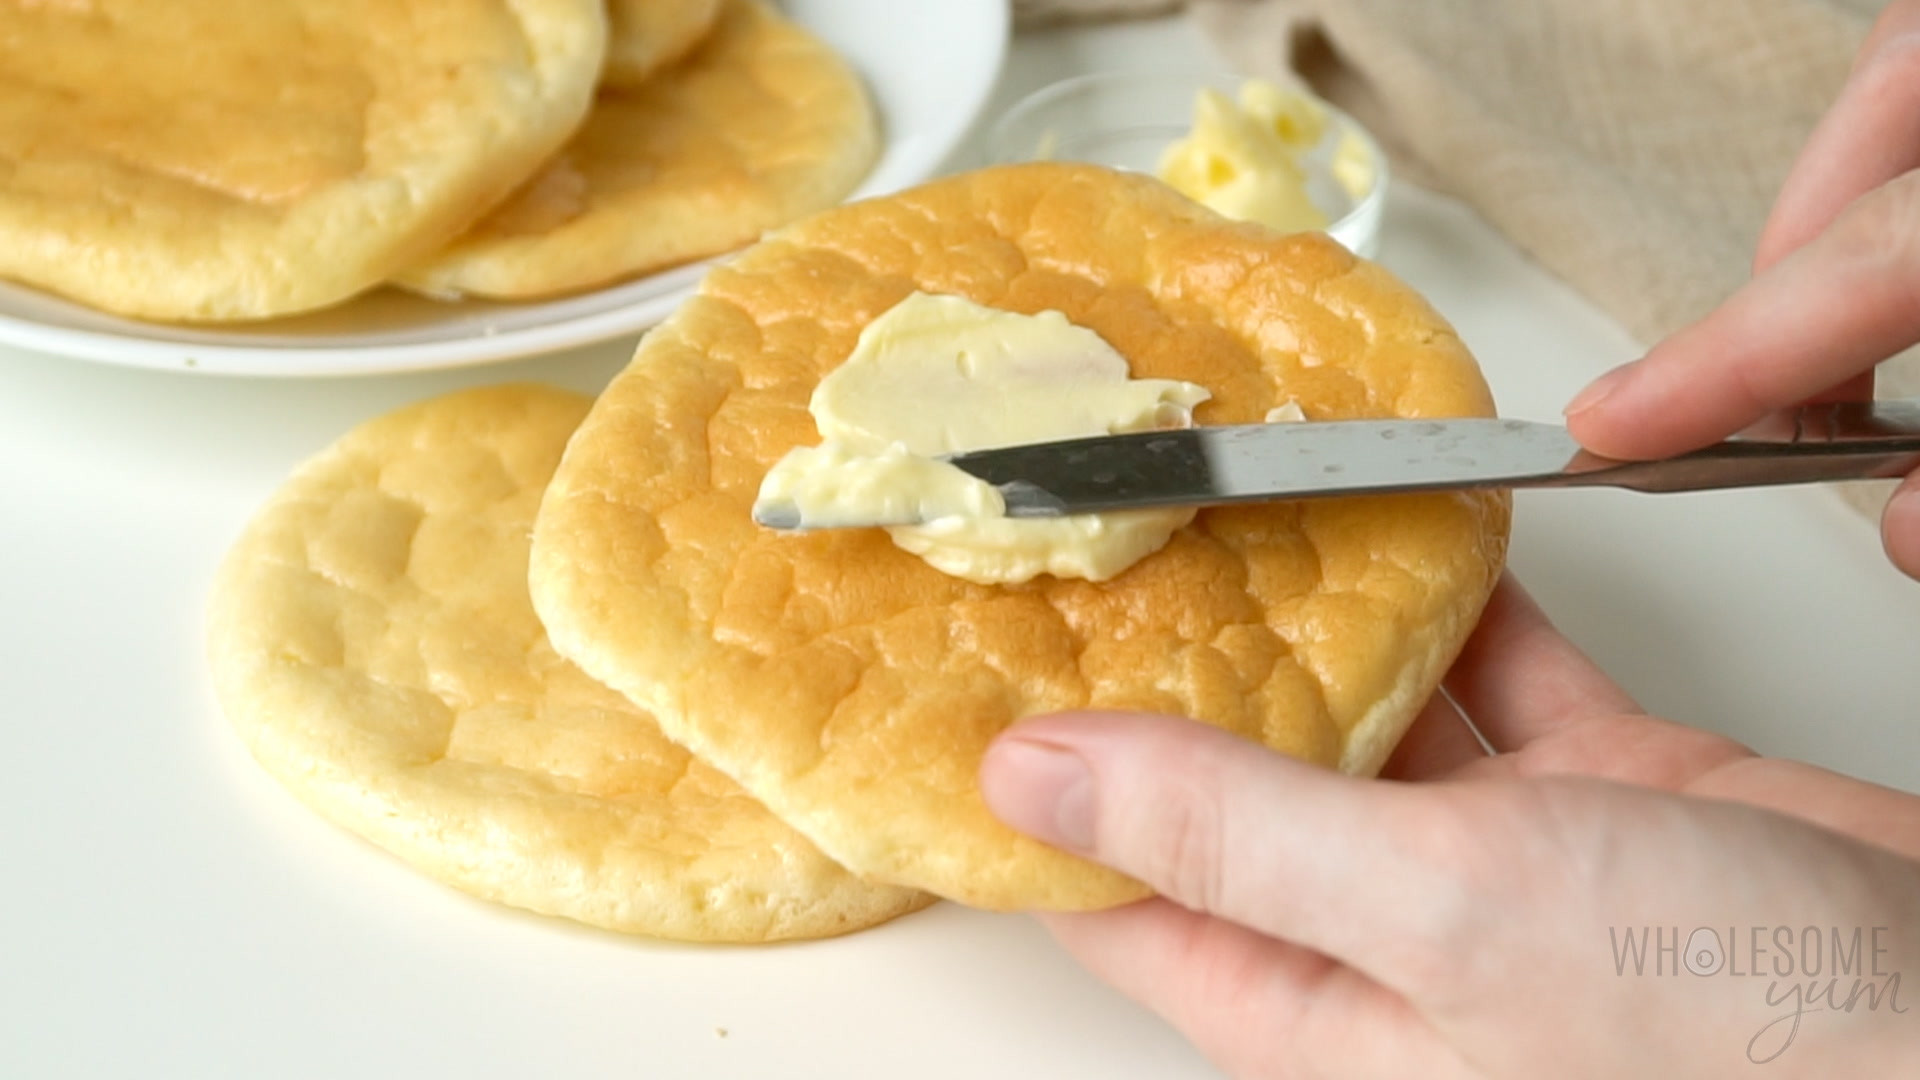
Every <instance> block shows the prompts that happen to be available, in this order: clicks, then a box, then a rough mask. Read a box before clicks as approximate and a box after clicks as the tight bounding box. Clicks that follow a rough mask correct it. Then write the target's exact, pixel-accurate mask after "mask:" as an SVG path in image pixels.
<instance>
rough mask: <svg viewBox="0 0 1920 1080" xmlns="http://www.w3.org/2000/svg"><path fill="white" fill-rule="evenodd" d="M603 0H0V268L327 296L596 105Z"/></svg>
mask: <svg viewBox="0 0 1920 1080" xmlns="http://www.w3.org/2000/svg"><path fill="white" fill-rule="evenodd" d="M605 36H606V24H605V13H604V10H603V6H602V3H601V0H275V2H271V3H262V2H256V0H169V2H167V3H154V2H152V0H98V2H90V3H83V4H68V3H10V4H5V5H0V90H3V91H4V92H0V275H4V276H7V277H12V278H16V279H19V280H22V281H25V282H28V283H30V284H35V285H38V286H41V287H44V288H48V289H51V290H54V291H56V292H60V293H63V294H66V295H68V296H71V297H74V298H76V299H79V300H81V301H83V302H86V303H89V304H93V305H95V306H98V307H102V308H106V309H108V310H111V311H117V312H122V313H127V314H132V315H138V316H146V317H153V318H163V319H194V320H208V319H244V318H260V317H265V316H269V315H275V314H283V313H287V312H292V311H298V310H305V309H308V308H314V307H319V306H324V305H326V304H329V303H333V302H335V301H338V300H341V299H343V298H345V297H347V296H350V295H352V294H353V293H355V292H357V291H359V290H361V289H364V288H367V287H369V286H371V285H374V284H377V283H378V282H379V281H381V280H383V279H384V278H385V277H387V276H388V275H389V274H391V273H392V272H393V271H394V270H396V269H398V268H399V267H401V266H404V265H406V264H408V263H410V262H412V261H414V260H416V259H418V258H420V257H421V256H422V255H424V254H425V253H427V252H429V251H432V250H433V249H434V248H436V247H438V246H440V245H441V244H443V243H445V242H446V240H447V239H448V238H449V237H450V236H452V235H453V234H454V233H455V232H457V231H458V230H459V229H461V228H463V227H464V226H465V225H466V224H467V223H468V222H469V221H471V220H472V219H473V218H474V217H475V216H477V215H478V214H479V213H480V212H481V211H482V210H484V209H485V208H486V207H488V206H490V205H492V204H493V203H495V202H497V201H498V200H499V199H500V198H501V197H503V196H504V195H506V194H507V193H508V192H509V191H511V190H512V189H513V188H514V187H515V186H517V185H518V184H519V183H520V182H521V181H523V180H525V179H526V178H527V176H528V175H530V174H531V173H532V172H533V171H534V169H535V168H536V167H537V166H538V165H539V163H540V162H541V161H542V160H544V159H545V158H546V157H547V156H548V155H549V154H550V153H551V152H552V151H553V150H554V148H556V147H557V146H559V144H560V143H561V142H562V141H563V140H564V139H565V138H566V136H567V135H568V134H569V133H570V132H571V131H572V129H573V127H574V126H575V125H576V124H577V123H578V122H579V121H580V119H581V117H582V116H584V115H585V112H586V108H587V105H588V102H589V100H590V98H591V95H592V92H593V86H594V82H595V79H596V77H597V75H598V72H599V66H600V63H601V60H602V58H603V56H604V52H605Z"/></svg>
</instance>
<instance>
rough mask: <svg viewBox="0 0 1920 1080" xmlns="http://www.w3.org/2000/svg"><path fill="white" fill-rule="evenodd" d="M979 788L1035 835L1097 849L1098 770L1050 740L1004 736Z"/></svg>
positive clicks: (1000, 812) (1009, 819)
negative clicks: (1095, 779)
mask: <svg viewBox="0 0 1920 1080" xmlns="http://www.w3.org/2000/svg"><path fill="white" fill-rule="evenodd" d="M980 790H981V793H982V794H984V795H985V796H986V799H987V806H988V808H989V809H991V810H992V811H993V813H994V815H995V816H996V817H998V818H999V819H1000V820H1001V821H1004V822H1006V823H1007V824H1008V825H1011V826H1013V827H1014V828H1016V829H1018V830H1020V831H1021V832H1023V833H1026V834H1027V835H1028V836H1031V837H1033V838H1034V839H1036V840H1043V841H1045V842H1047V843H1049V844H1052V845H1054V846H1055V847H1062V848H1066V849H1068V850H1069V851H1079V852H1087V851H1092V850H1093V772H1092V771H1091V770H1089V769H1088V768H1087V763H1086V761H1085V759H1083V758H1082V757H1081V756H1080V755H1079V754H1076V753H1074V752H1073V751H1071V750H1068V749H1065V748H1064V747H1060V746H1055V745H1053V744H1051V743H1042V742H1032V741H1029V740H1026V739H1018V738H1011V739H1009V738H1003V739H1001V740H1000V741H999V742H996V743H994V744H993V747H992V748H991V749H989V750H988V751H987V759H986V761H985V762H984V763H983V764H982V766H981V773H980Z"/></svg>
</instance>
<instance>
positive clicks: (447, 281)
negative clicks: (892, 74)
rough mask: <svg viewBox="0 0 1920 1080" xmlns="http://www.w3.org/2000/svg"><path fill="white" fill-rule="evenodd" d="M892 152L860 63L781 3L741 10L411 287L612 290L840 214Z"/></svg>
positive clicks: (628, 94) (612, 102)
mask: <svg viewBox="0 0 1920 1080" xmlns="http://www.w3.org/2000/svg"><path fill="white" fill-rule="evenodd" d="M878 153H879V135H878V129H877V127H876V126H875V121H874V116H873V110H872V106H871V105H870V103H869V102H868V100H867V96H866V92H865V90H864V89H863V88H862V86H861V84H860V80H859V77H858V76H857V75H855V74H854V72H853V71H852V69H850V68H849V67H848V66H847V64H846V62H845V61H844V60H842V59H841V58H840V57H839V56H838V55H837V54H836V53H835V52H834V51H833V50H832V49H831V48H829V47H828V46H827V45H826V43H824V42H822V41H820V40H819V39H817V38H815V37H814V36H813V35H811V34H809V33H807V31H806V30H805V29H804V28H802V27H800V26H798V25H796V24H794V23H793V22H791V21H789V20H787V19H784V18H781V17H780V16H779V15H777V14H775V13H773V12H772V11H771V10H769V9H768V8H767V7H766V6H765V5H763V4H760V3H758V2H749V0H730V2H729V3H728V4H727V5H726V9H725V11H724V12H723V13H722V15H721V17H720V22H719V25H718V26H716V27H715V28H714V30H713V34H712V36H711V37H710V38H708V40H707V41H705V42H704V43H703V44H702V45H701V47H700V48H699V50H698V51H696V52H695V53H694V54H693V55H692V56H691V57H689V58H688V59H687V60H685V61H684V62H682V63H680V64H677V65H675V66H674V67H672V68H670V69H668V70H666V71H663V72H661V73H660V74H659V75H658V76H656V77H654V78H652V79H649V80H648V81H647V82H646V83H644V84H642V85H641V86H639V87H637V88H633V89H625V90H622V89H608V90H604V91H602V92H601V93H600V95H599V97H598V99H597V100H596V101H595V103H594V107H593V112H592V113H591V114H590V115H589V116H588V117H587V122H586V124H585V126H583V127H582V128H581V129H580V131H579V132H578V133H577V134H576V135H575V136H574V137H573V139H572V140H571V141H569V142H568V143H567V145H566V147H565V148H564V149H563V150H562V151H561V152H560V153H559V154H558V155H557V156H556V157H555V158H554V159H553V161H552V162H550V163H549V164H548V166H547V168H546V169H544V170H543V171H542V172H541V174H540V175H539V176H537V177H535V178H534V179H533V180H532V181H530V182H529V183H528V184H527V185H526V186H525V187H523V188H522V189H521V190H520V191H519V192H517V193H516V194H515V195H514V197H513V198H511V199H509V200H508V201H507V202H506V203H505V204H504V205H502V206H501V207H500V208H499V209H498V210H497V211H495V212H494V213H493V214H491V215H489V216H487V217H486V218H485V219H483V220H481V221H480V222H479V223H477V224H475V225H474V226H473V227H472V228H471V229H469V230H468V231H467V232H466V233H465V234H463V235H462V236H461V237H460V238H459V239H458V240H456V241H455V242H454V243H453V244H452V245H451V246H449V247H448V248H447V249H446V250H444V251H441V252H440V253H438V254H437V255H435V256H434V257H432V258H431V259H429V260H427V261H426V262H425V263H423V264H421V265H419V266H416V267H414V268H412V269H410V270H408V271H407V272H406V273H404V274H401V275H400V276H399V281H400V282H401V283H402V284H404V285H407V286H409V287H411V288H416V289H420V290H422V291H425V292H428V293H435V294H455V295H457V294H471V295H476V296H488V297H501V298H526V297H534V296H547V295H552V294H556V293H565V292H573V291H577V290H581V289H587V288H592V287H595V286H599V285H604V284H607V283H609V282H612V281H616V280H619V279H621V278H624V277H631V276H633V275H636V274H640V273H644V272H646V271H649V270H656V269H659V268H661V267H665V266H670V265H673V264H675V263H682V262H689V261H692V260H694V259H701V258H705V257H707V256H709V255H715V254H719V253H720V252H723V251H729V250H732V249H734V248H737V247H740V246H742V245H744V244H747V243H750V242H752V241H753V240H756V239H758V238H759V237H760V235H761V233H763V232H765V231H766V230H768V229H772V228H776V227H778V226H781V225H785V224H787V223H788V222H791V221H793V220H794V219H796V218H798V217H800V216H801V215H803V214H809V213H812V212H813V211H816V210H820V209H823V208H825V207H828V206H831V205H833V204H834V203H836V202H838V201H840V200H841V199H842V198H845V197H846V195H847V193H848V192H850V191H852V190H853V189H854V188H855V186H857V185H858V184H859V182H860V178H861V177H863V176H865V175H866V173H867V170H868V169H869V168H871V167H872V165H873V161H874V159H875V157H876V156H878Z"/></svg>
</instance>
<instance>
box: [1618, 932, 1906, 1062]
mask: <svg viewBox="0 0 1920 1080" xmlns="http://www.w3.org/2000/svg"><path fill="white" fill-rule="evenodd" d="M1888 933H1889V931H1888V929H1887V928H1886V927H1884V926H1870V927H1862V926H1856V927H1853V928H1851V929H1844V930H1843V929H1842V928H1840V927H1837V926H1824V927H1822V926H1803V927H1791V926H1742V927H1731V926H1730V927H1727V928H1726V929H1725V931H1724V933H1723V932H1722V931H1721V930H1720V929H1719V928H1717V927H1710V926H1701V927H1696V928H1695V929H1694V931H1693V932H1692V933H1690V934H1687V935H1685V936H1684V937H1682V936H1681V933H1680V928H1679V927H1677V926H1637V927H1622V926H1614V927H1609V928H1608V929H1607V934H1608V936H1609V937H1610V938H1611V939H1612V941H1613V967H1614V973H1615V974H1617V975H1622V976H1625V975H1628V974H1633V975H1654V976H1666V975H1671V976H1678V975H1680V974H1682V973H1683V972H1684V973H1686V974H1689V975H1695V976H1700V977H1702V978H1704V977H1706V976H1710V975H1723V974H1724V975H1729V976H1733V977H1736V978H1759V977H1764V978H1766V979H1768V980H1769V981H1768V983H1767V994H1766V999H1767V1005H1768V1007H1770V1008H1778V1009H1781V1010H1783V1011H1782V1012H1781V1013H1780V1015H1778V1016H1776V1017H1774V1018H1773V1019H1772V1020H1769V1021H1767V1024H1766V1026H1765V1027H1762V1028H1761V1029H1760V1030H1759V1031H1757V1032H1755V1033H1754V1036H1753V1038H1752V1039H1750V1040H1748V1042H1747V1060H1748V1061H1751V1062H1753V1063H1754V1064H1756V1065H1765V1064H1766V1063H1767V1062H1770V1061H1773V1060H1774V1059H1776V1058H1778V1057H1779V1056H1780V1055H1781V1054H1784V1053H1786V1052H1787V1047H1789V1046H1792V1045H1793V1039H1794V1036H1796V1035H1798V1034H1799V1033H1800V1018H1801V1017H1803V1016H1806V1015H1807V1014H1809V1013H1817V1012H1847V1013H1850V1012H1853V1011H1854V1010H1856V1009H1860V1008H1864V1009H1866V1011H1868V1012H1878V1011H1880V1009H1881V1007H1882V1006H1885V1007H1886V1009H1887V1011H1888V1012H1893V1013H1904V1012H1906V1011H1907V1009H1906V1007H1905V1006H1903V1005H1901V1004H1900V973H1899V972H1897V971H1890V970H1888V968H1887V951H1888V946H1887V945H1886V944H1885V943H1884V938H1885V937H1886V936H1887V935H1888Z"/></svg>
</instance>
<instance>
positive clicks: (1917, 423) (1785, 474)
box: [1516, 401, 1920, 492]
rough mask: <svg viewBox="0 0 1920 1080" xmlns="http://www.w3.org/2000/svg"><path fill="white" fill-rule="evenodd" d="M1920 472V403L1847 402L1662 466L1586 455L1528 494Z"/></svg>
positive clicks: (1701, 487) (1768, 424)
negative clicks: (1547, 490)
mask: <svg viewBox="0 0 1920 1080" xmlns="http://www.w3.org/2000/svg"><path fill="white" fill-rule="evenodd" d="M1916 468H1920V401H1876V402H1840V403H1835V404H1830V405H1806V406H1802V407H1801V408H1798V409H1794V410H1791V411H1788V412H1783V413H1779V414H1777V415H1775V416H1773V417H1770V418H1768V419H1767V420H1765V421H1762V422H1761V424H1759V425H1757V426H1756V427H1754V428H1752V429H1750V430H1748V431H1746V432H1744V433H1742V434H1741V435H1740V436H1738V437H1736V438H1733V439H1729V440H1727V441H1726V442H1722V443H1716V444H1714V445H1712V446H1708V447H1704V448H1702V449H1699V450H1694V451H1692V452H1690V453H1685V454H1680V455H1678V456H1675V457H1670V458H1661V459H1658V460H1655V461H1617V460H1614V459H1612V458H1603V457H1599V456H1598V455H1594V454H1588V453H1585V452H1582V453H1581V454H1580V455H1579V456H1577V457H1575V458H1574V460H1573V461H1572V462H1571V463H1569V464H1568V466H1567V468H1566V470H1565V472H1563V473H1561V474H1560V475H1558V476H1553V477H1542V478H1540V479H1539V480H1538V481H1533V482H1523V483H1522V484H1519V485H1516V486H1524V487H1585V486H1590V485H1600V486H1608V487H1622V488H1629V489H1631V490H1634V491H1647V492H1661V491H1706V490H1710V489H1714V488H1736V487H1765V486H1769V485H1774V484H1806V483H1818V482H1820V481H1828V480H1865V479H1874V478H1882V477H1894V476H1905V475H1906V474H1907V473H1910V472H1912V471H1913V470H1914V469H1916Z"/></svg>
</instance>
